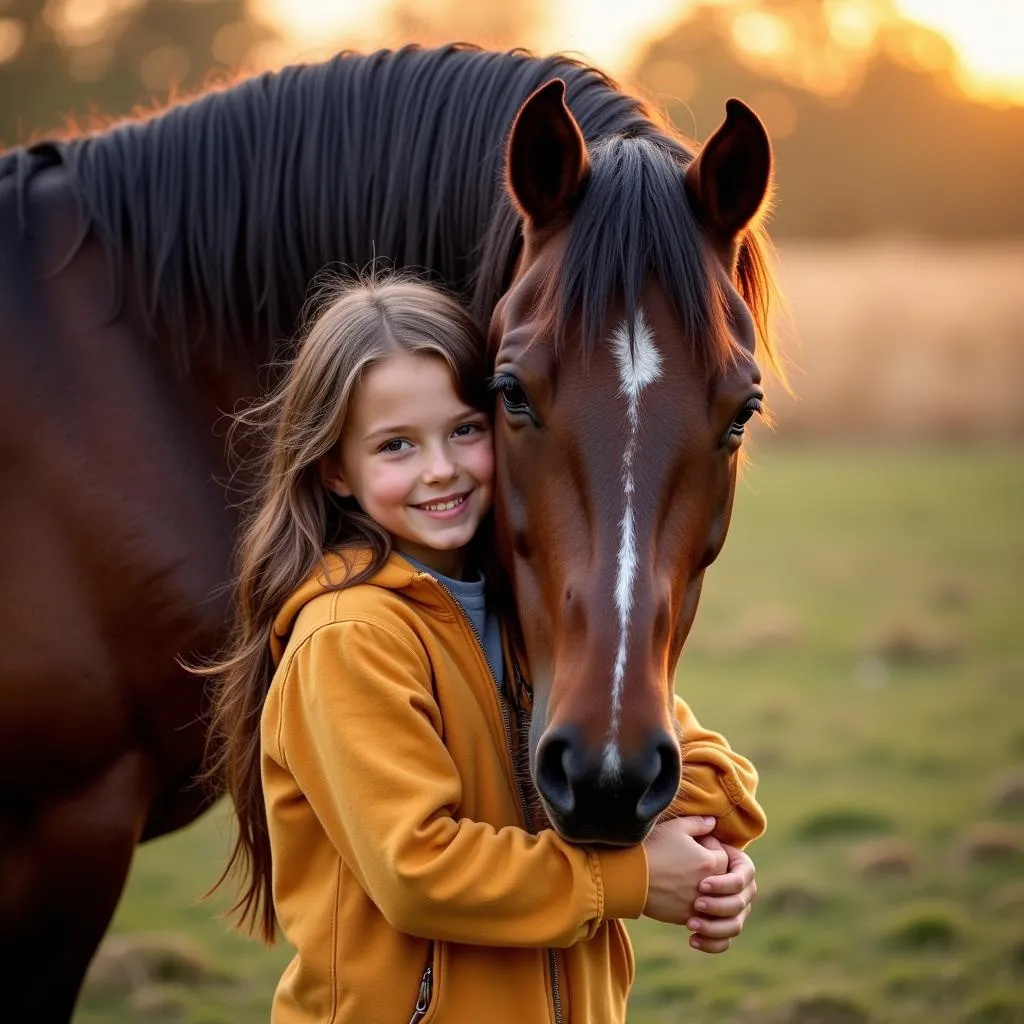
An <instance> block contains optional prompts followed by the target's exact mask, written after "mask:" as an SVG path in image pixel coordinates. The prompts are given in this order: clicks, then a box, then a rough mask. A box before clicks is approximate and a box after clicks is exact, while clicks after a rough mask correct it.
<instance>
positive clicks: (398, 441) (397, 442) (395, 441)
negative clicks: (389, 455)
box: [377, 437, 409, 452]
mask: <svg viewBox="0 0 1024 1024" xmlns="http://www.w3.org/2000/svg"><path fill="white" fill-rule="evenodd" d="M408 443H409V442H408V441H406V439H405V438H404V437H393V438H391V440H390V441H385V442H384V443H383V444H382V445H381V446H380V447H379V448H378V449H377V451H379V452H400V451H403V450H404V448H405V446H406V445H407V444H408Z"/></svg>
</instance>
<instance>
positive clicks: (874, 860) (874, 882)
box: [76, 443, 1024, 1024]
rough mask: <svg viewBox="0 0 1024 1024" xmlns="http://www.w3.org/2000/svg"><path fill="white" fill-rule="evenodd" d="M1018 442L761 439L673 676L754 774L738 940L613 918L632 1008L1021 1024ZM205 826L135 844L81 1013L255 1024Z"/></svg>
mask: <svg viewBox="0 0 1024 1024" xmlns="http://www.w3.org/2000/svg"><path fill="white" fill-rule="evenodd" d="M1022 526H1024V451H1021V450H1010V449H1006V448H1003V449H1001V450H998V449H997V450H993V449H991V448H987V447H980V446H979V447H977V448H974V449H961V450H956V451H946V450H936V449H920V450H914V449H890V450H881V449H878V448H875V449H871V450H857V449H851V448H846V449H840V448H822V447H817V448H816V447H809V446H808V447H792V446H784V445H781V444H778V443H776V444H768V443H762V446H761V449H760V451H759V452H757V453H755V455H754V457H753V459H752V464H751V465H750V466H748V467H747V469H746V471H745V474H744V479H743V481H742V482H741V485H740V489H739V493H738V496H737V503H736V512H735V516H734V520H733V528H732V533H731V535H730V538H729V541H728V543H727V545H726V549H725V552H724V553H723V555H722V556H721V558H720V560H719V563H718V564H717V565H715V566H714V567H713V568H712V569H711V571H710V572H709V575H708V580H707V583H706V586H705V593H704V598H703V601H702V605H701V610H700V612H699V614H698V618H697V625H696V627H695V631H694V634H693V636H692V638H691V642H690V643H689V645H688V647H687V650H686V652H685V654H684V656H683V661H682V664H681V667H680V674H679V689H680V692H682V693H683V694H685V695H686V696H687V697H688V698H689V700H690V702H691V704H692V706H693V707H694V709H695V711H696V713H697V715H698V717H699V718H700V719H701V720H702V721H703V722H704V723H705V724H708V725H711V726H713V727H715V728H718V729H720V730H722V731H723V732H725V733H726V734H727V735H728V736H729V738H730V739H731V740H732V742H733V744H734V745H735V746H736V747H737V748H739V749H741V750H743V751H744V752H747V753H749V754H750V755H751V756H752V757H753V758H754V760H755V761H756V763H757V764H758V765H759V767H760V769H761V775H762V789H761V796H762V799H763V802H764V804H765V806H766V808H767V811H768V815H769V819H770V822H771V824H770V831H769V833H768V835H767V836H766V837H765V838H764V839H763V840H761V841H760V842H759V843H757V844H756V845H755V846H754V847H753V848H752V851H751V852H752V853H753V855H754V857H755V860H756V861H757V865H758V879H759V885H760V896H759V898H758V901H757V903H756V905H755V910H754V913H753V915H752V916H751V918H750V920H749V922H748V925H747V928H746V930H745V932H744V934H743V935H742V936H741V938H740V939H739V940H738V941H737V943H736V944H735V945H734V947H733V949H732V950H730V951H729V952H728V953H727V954H725V955H724V956H720V957H708V956H706V955H703V954H699V953H696V952H693V951H691V950H689V949H688V948H687V945H686V933H685V932H684V931H682V930H677V929H672V928H668V927H666V926H663V925H657V924H654V923H652V922H646V921H644V922H637V923H634V924H632V925H631V932H632V935H633V937H634V941H635V945H636V949H637V957H638V964H639V969H638V981H637V985H636V988H635V992H634V997H633V1000H632V1004H631V1012H630V1021H631V1024H655V1022H659V1024H661V1022H666V1024H667V1022H676V1021H685V1022H687V1024H705V1022H712V1021H714V1022H758V1024H760V1022H763V1024H769V1022H770V1024H859V1022H879V1024H888V1022H893V1024H895V1022H900V1024H903V1022H918V1021H920V1022H937V1024H943V1022H958V1024H960V1022H962V1024H1011V1022H1024V619H1022V609H1024V600H1022V598H1024V529H1022ZM225 844H226V838H225V832H224V819H223V816H221V815H217V814H211V815H209V816H208V817H207V818H206V819H204V820H203V821H202V822H200V823H199V824H197V825H195V826H193V827H192V828H190V829H188V830H186V831H184V832H181V833H179V834H177V835H175V836H172V837H170V838H167V839H164V840H160V841H158V842H156V843H153V844H150V845H149V846H147V847H145V848H144V849H142V850H141V851H140V853H139V856H138V858H137V861H136V864H135V868H134V871H133V874H132V878H131V882H130V885H129V888H128V892H127V894H126V895H125V897H124V900H123V901H122V904H121V907H120V909H119V911H118V914H117V918H116V921H115V923H114V927H113V930H112V934H111V937H110V938H109V939H108V943H107V945H106V947H105V949H104V951H102V952H101V955H100V957H99V958H98V961H97V964H96V965H95V970H94V973H93V976H92V979H91V981H90V983H89V986H88V988H87V990H86V993H85V995H84V997H83V999H82V1002H81V1006H80V1011H79V1013H78V1015H77V1017H76V1021H77V1022H78V1024H99V1022H103V1024H118V1022H122V1021H136V1020H148V1021H158V1022H164V1021H183V1022H188V1024H215V1022H218V1024H229V1022H230V1024H249V1022H257V1021H265V1020H266V1019H267V1009H268V1006H269V1001H270V997H271V992H272V990H273V986H274V984H275V982H276V978H277V975H278V972H279V971H280V969H281V967H282V965H283V963H284V962H285V960H286V958H287V952H286V951H285V950H283V949H279V950H276V951H272V952H267V951H264V950H262V949H261V947H259V946H258V945H256V944H255V943H249V942H244V941H242V940H241V939H239V938H237V937H236V936H234V935H231V934H229V933H228V932H227V931H226V929H225V927H224V925H223V924H222V923H221V922H219V921H218V920H217V919H216V907H217V906H218V905H221V906H222V904H210V903H200V902H198V899H199V896H200V894H201V893H202V891H203V890H204V888H205V887H207V886H208V885H209V884H210V883H211V882H212V881H213V880H214V879H215V878H216V875H217V872H218V868H219V866H220V864H221V863H222V857H223V853H224V849H225Z"/></svg>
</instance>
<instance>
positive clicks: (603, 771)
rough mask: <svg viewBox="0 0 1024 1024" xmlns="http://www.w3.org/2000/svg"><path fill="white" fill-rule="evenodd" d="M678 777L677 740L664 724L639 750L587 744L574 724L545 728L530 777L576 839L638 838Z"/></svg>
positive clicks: (613, 841) (619, 841)
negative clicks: (532, 775) (546, 729)
mask: <svg viewBox="0 0 1024 1024" xmlns="http://www.w3.org/2000/svg"><path fill="white" fill-rule="evenodd" d="M679 777H680V757H679V745H678V743H677V742H676V738H675V736H673V735H672V734H671V733H669V732H667V731H665V730H663V729H656V730H653V731H652V732H651V733H650V734H649V735H648V737H647V740H646V742H645V743H644V745H643V746H642V748H641V749H640V750H638V751H629V750H620V749H619V748H618V747H615V748H613V749H610V748H609V747H608V746H605V747H603V748H602V747H593V746H588V745H587V744H586V743H584V742H583V740H582V737H581V735H580V730H579V729H577V728H575V727H572V726H560V727H557V728H555V729H553V730H548V731H547V732H546V733H545V734H544V735H543V736H542V737H541V739H540V741H539V743H538V744H537V754H536V760H535V767H534V780H535V783H536V786H537V790H538V792H539V793H540V795H541V797H542V799H543V801H544V809H545V811H546V812H547V815H548V817H549V818H550V819H551V823H552V825H554V827H555V829H556V830H557V832H558V833H559V835H561V836H562V837H563V838H564V839H567V840H569V841H570V842H574V843H605V844H608V845H611V846H632V845H634V844H635V843H639V842H640V841H642V840H643V838H644V837H645V836H646V835H647V833H648V832H649V831H650V829H651V826H652V825H653V824H654V823H655V822H656V821H657V820H658V818H659V816H660V815H661V813H662V812H663V811H664V810H665V808H666V807H668V805H669V804H670V803H671V802H672V799H673V797H674V796H675V795H676V791H677V790H678V788H679Z"/></svg>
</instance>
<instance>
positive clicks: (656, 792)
mask: <svg viewBox="0 0 1024 1024" xmlns="http://www.w3.org/2000/svg"><path fill="white" fill-rule="evenodd" d="M650 756H651V768H652V769H653V770H652V771H651V778H652V781H651V783H650V785H649V786H648V787H647V789H646V791H645V792H644V794H643V796H641V797H640V800H639V802H638V803H637V805H636V813H637V817H638V818H640V819H642V820H644V821H653V820H654V819H655V818H657V817H658V815H659V814H661V812H662V811H663V810H665V808H666V807H668V805H669V804H670V803H672V799H673V797H675V795H676V792H677V790H678V789H679V775H680V764H679V747H678V746H676V743H675V741H674V740H672V739H669V738H668V737H667V736H666V737H665V738H664V739H661V740H658V741H657V742H656V743H655V744H654V749H653V750H652V751H651V755H650Z"/></svg>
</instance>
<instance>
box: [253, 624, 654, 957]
mask: <svg viewBox="0 0 1024 1024" xmlns="http://www.w3.org/2000/svg"><path fill="white" fill-rule="evenodd" d="M279 700H280V709H279V713H278V719H277V722H276V741H272V743H273V745H274V746H275V747H276V750H274V751H273V755H272V756H275V757H279V758H281V759H282V761H283V763H284V766H285V767H286V768H287V769H288V771H289V772H290V773H291V775H292V776H293V777H294V779H295V781H296V783H297V784H298V786H299V787H300V788H301V790H302V792H303V794H304V796H305V797H306V798H307V799H308V801H309V803H310V805H311V807H312V809H313V811H314V813H315V814H316V815H317V817H318V819H319V820H320V822H321V824H322V826H323V828H324V830H325V831H326V832H327V834H328V836H329V838H330V840H331V842H332V843H333V845H334V846H335V848H336V849H337V850H338V852H339V854H340V855H341V856H342V858H343V859H344V860H345V862H346V863H347V864H348V866H349V867H350V868H351V870H352V871H353V873H354V874H355V876H356V878H357V879H358V880H359V883H360V885H361V886H362V887H363V889H364V890H365V891H366V893H367V894H368V895H369V897H370V898H371V899H372V900H373V902H374V903H375V904H376V905H377V906H378V907H379V908H380V910H381V912H382V913H383V914H384V916H385V918H386V919H387V920H388V922H389V923H390V924H391V925H392V927H394V928H396V929H398V930H399V931H402V932H405V933H406V934H409V935H417V936H421V937H424V938H431V939H438V940H442V941H451V942H461V943H472V944H476V945H503V946H547V945H551V946H569V945H572V944H573V943H575V942H578V941H580V940H581V939H584V938H588V937H590V936H592V935H593V934H594V932H595V931H596V929H597V927H598V925H599V924H600V923H601V922H602V921H603V920H605V919H606V918H614V917H639V916H640V914H641V913H642V911H643V908H644V904H645V903H646V899H647V858H646V853H645V851H644V849H643V847H642V846H636V847H633V848H631V849H622V850H611V849H609V850H597V849H592V848H586V847H578V846H573V845H571V844H569V843H567V842H565V841H564V840H563V839H561V837H559V836H558V835H557V833H555V832H554V831H553V830H550V829H548V830H545V831H543V832H541V833H540V834H539V835H531V834H530V833H529V832H527V831H526V830H525V829H522V828H515V827H506V828H500V829H499V828H495V827H493V826H491V825H488V824H486V823H484V822H479V821H469V820H466V819H465V818H457V817H456V816H455V815H456V809H457V808H458V807H459V805H460V803H461V796H462V782H461V779H460V777H459V774H458V771H457V769H456V766H455V764H454V762H453V761H452V759H451V757H450V755H449V753H448V750H447V748H446V747H445V745H444V742H443V740H442V721H441V713H440V709H439V708H438V706H437V704H436V702H435V700H434V697H433V693H432V689H431V668H430V664H429V662H428V660H427V657H426V654H425V653H424V651H423V650H422V648H420V646H419V644H418V642H417V640H416V639H415V638H414V637H405V636H404V635H403V634H402V633H400V632H399V631H398V629H397V628H396V629H392V628H391V627H390V626H388V625H385V624H384V623H371V622H366V621H345V622H336V623H333V624H331V625H329V626H324V627H321V628H320V629H319V630H318V631H316V632H315V633H313V635H312V636H311V637H309V638H308V639H307V640H306V641H305V642H304V643H303V644H302V645H301V646H300V647H299V648H298V649H297V651H296V652H295V655H294V658H293V660H292V662H291V664H290V666H289V667H288V671H287V674H286V676H285V679H284V686H283V688H282V690H281V693H280V697H279ZM271 799H272V796H271V795H269V794H268V800H271Z"/></svg>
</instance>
